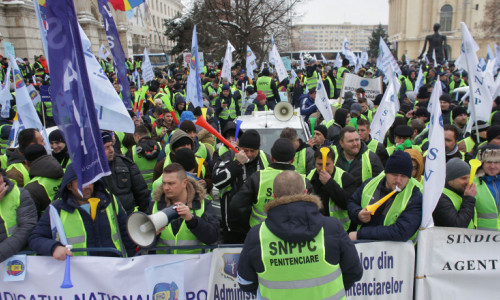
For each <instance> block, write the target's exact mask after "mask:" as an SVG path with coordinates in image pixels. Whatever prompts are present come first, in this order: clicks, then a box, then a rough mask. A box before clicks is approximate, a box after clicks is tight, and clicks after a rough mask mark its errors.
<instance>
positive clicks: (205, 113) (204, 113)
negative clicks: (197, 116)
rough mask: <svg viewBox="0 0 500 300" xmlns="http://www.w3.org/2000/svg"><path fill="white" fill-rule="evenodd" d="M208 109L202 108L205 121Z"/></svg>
mask: <svg viewBox="0 0 500 300" xmlns="http://www.w3.org/2000/svg"><path fill="white" fill-rule="evenodd" d="M207 109H208V108H206V107H202V108H201V114H202V115H203V119H205V120H206V119H207Z"/></svg>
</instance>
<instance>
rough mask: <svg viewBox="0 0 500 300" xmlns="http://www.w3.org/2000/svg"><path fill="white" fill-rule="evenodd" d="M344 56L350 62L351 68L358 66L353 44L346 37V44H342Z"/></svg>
mask: <svg viewBox="0 0 500 300" xmlns="http://www.w3.org/2000/svg"><path fill="white" fill-rule="evenodd" d="M342 54H344V56H345V58H347V59H348V60H349V65H350V66H354V65H356V55H354V52H353V51H352V48H351V44H350V43H349V41H348V40H347V38H346V37H345V38H344V42H343V43H342Z"/></svg>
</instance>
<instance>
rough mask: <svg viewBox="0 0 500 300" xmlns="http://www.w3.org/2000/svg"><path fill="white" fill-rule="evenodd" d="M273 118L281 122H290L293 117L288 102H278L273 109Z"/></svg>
mask: <svg viewBox="0 0 500 300" xmlns="http://www.w3.org/2000/svg"><path fill="white" fill-rule="evenodd" d="M274 116H275V117H276V119H278V121H281V122H286V121H288V120H290V119H291V118H292V117H293V106H292V105H291V104H290V103H288V102H283V101H282V102H278V104H276V106H275V107H274Z"/></svg>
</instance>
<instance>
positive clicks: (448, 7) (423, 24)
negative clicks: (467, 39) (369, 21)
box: [388, 0, 500, 60]
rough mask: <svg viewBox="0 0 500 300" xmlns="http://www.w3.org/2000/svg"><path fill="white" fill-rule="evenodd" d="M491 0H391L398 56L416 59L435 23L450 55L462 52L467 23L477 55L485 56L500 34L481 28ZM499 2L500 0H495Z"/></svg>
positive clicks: (392, 36) (391, 25)
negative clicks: (490, 33)
mask: <svg viewBox="0 0 500 300" xmlns="http://www.w3.org/2000/svg"><path fill="white" fill-rule="evenodd" d="M488 1H490V0H474V1H471V0H418V1H415V0H389V31H388V33H389V40H390V41H391V42H392V41H396V42H397V51H398V59H401V57H402V56H403V54H407V55H408V57H409V58H410V59H416V58H417V57H418V56H419V55H420V53H421V52H422V49H423V46H424V43H425V37H426V36H427V35H430V34H433V33H434V31H433V26H434V24H435V23H440V24H441V30H440V33H441V34H442V35H445V36H446V37H447V44H448V46H449V47H448V57H449V58H451V59H453V60H454V59H457V58H458V56H459V55H460V47H461V41H462V31H461V28H460V22H465V23H466V24H467V27H468V28H469V31H470V32H471V34H472V36H473V37H474V39H475V41H476V43H477V44H478V45H479V47H480V50H479V51H478V52H477V55H478V57H485V56H486V50H487V47H488V44H490V46H493V43H495V42H498V41H499V40H500V37H498V36H497V37H492V36H488V35H486V34H485V33H484V32H483V31H482V30H481V28H480V24H481V22H482V20H483V18H484V13H485V5H486V3H487V2H488ZM496 1H498V0H496Z"/></svg>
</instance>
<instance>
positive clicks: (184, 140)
mask: <svg viewBox="0 0 500 300" xmlns="http://www.w3.org/2000/svg"><path fill="white" fill-rule="evenodd" d="M184 145H193V140H192V139H191V138H190V137H189V136H183V137H181V138H180V139H178V140H177V141H175V142H174V143H173V144H172V149H177V148H179V147H180V146H184Z"/></svg>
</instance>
